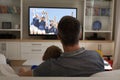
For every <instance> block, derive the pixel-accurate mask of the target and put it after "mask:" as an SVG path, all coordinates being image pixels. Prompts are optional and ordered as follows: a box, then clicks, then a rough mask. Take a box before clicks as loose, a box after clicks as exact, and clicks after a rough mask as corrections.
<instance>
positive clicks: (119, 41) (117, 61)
mask: <svg viewBox="0 0 120 80" xmlns="http://www.w3.org/2000/svg"><path fill="white" fill-rule="evenodd" d="M119 3H120V0H116V6H115V7H116V13H115V15H116V17H115V55H114V60H113V69H120V4H119Z"/></svg>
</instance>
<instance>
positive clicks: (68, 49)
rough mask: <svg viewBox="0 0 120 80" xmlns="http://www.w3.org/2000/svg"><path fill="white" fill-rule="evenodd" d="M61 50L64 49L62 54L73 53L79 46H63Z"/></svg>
mask: <svg viewBox="0 0 120 80" xmlns="http://www.w3.org/2000/svg"><path fill="white" fill-rule="evenodd" d="M63 48H64V52H73V51H76V50H78V49H80V46H79V44H76V45H73V46H64V45H63Z"/></svg>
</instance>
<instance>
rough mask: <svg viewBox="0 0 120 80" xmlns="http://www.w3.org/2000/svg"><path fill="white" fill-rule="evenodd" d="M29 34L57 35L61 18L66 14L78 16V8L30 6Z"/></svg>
mask: <svg viewBox="0 0 120 80" xmlns="http://www.w3.org/2000/svg"><path fill="white" fill-rule="evenodd" d="M28 9H29V11H28V15H29V20H28V22H29V26H28V29H29V35H30V36H34V35H46V36H51V35H56V34H57V31H58V30H57V25H58V23H59V20H60V19H61V18H62V17H63V16H66V15H69V16H73V17H75V18H76V17H77V8H66V7H64V8H63V7H33V6H30V7H29V8H28Z"/></svg>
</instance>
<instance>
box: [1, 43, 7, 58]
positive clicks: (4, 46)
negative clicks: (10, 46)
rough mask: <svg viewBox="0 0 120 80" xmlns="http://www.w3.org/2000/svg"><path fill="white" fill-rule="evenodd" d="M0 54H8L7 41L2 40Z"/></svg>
mask: <svg viewBox="0 0 120 80" xmlns="http://www.w3.org/2000/svg"><path fill="white" fill-rule="evenodd" d="M0 54H4V55H5V56H6V43H5V42H4V41H2V42H0Z"/></svg>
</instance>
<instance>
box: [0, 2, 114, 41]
mask: <svg viewBox="0 0 120 80" xmlns="http://www.w3.org/2000/svg"><path fill="white" fill-rule="evenodd" d="M63 3H64V4H63ZM114 3H115V0H76V2H75V1H73V0H71V1H69V0H65V1H64V2H62V1H56V0H52V1H51V2H49V0H45V1H43V0H9V1H6V0H0V6H1V5H2V6H8V7H13V6H14V7H19V8H20V13H19V14H14V13H1V12H0V34H2V33H3V34H6V33H7V34H13V35H15V36H16V39H21V40H22V39H31V38H33V37H30V36H28V6H40V5H41V6H46V7H54V6H56V7H63V6H64V7H76V8H78V13H77V16H78V17H77V18H78V20H79V21H80V22H81V25H82V26H83V30H82V31H83V35H82V40H88V38H90V37H91V36H93V34H94V33H96V34H97V36H100V37H102V38H104V37H105V40H113V39H112V37H113V15H114ZM53 4H54V5H53ZM56 4H59V5H56ZM0 8H1V7H0ZM104 9H106V10H108V11H107V12H105V11H104ZM101 11H102V12H101ZM95 21H100V22H101V29H99V30H93V29H92V27H93V23H94V22H95ZM2 22H11V23H12V26H11V29H2ZM15 25H19V28H18V29H16V28H15ZM35 37H36V36H35ZM35 37H34V38H35ZM93 37H94V36H93ZM35 39H36V38H35ZM89 40H93V39H89ZM98 40H99V39H98Z"/></svg>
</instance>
